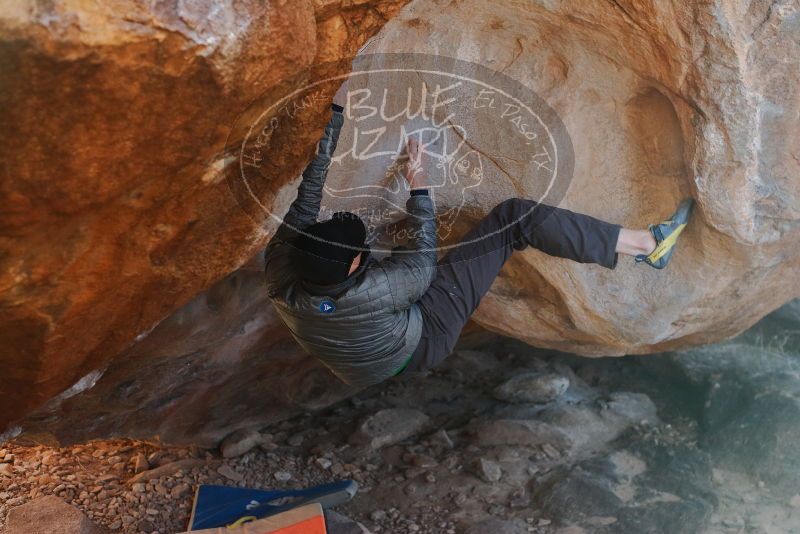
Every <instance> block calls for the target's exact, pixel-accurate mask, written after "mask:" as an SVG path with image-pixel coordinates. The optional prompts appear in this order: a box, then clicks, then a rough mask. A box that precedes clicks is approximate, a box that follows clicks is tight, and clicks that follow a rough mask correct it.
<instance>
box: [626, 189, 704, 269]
mask: <svg viewBox="0 0 800 534" xmlns="http://www.w3.org/2000/svg"><path fill="white" fill-rule="evenodd" d="M693 206H694V200H692V199H691V198H687V199H685V200H684V201H683V202H681V203H680V205H679V206H678V210H677V211H676V212H675V213H674V214H673V215H672V217H670V218H669V219H668V220H666V221H664V222H662V223H661V224H651V225H650V226H648V227H647V229H648V230H650V233H651V234H653V237H654V238H655V240H656V248H655V249H653V252H651V253H650V254H648V255H644V254H639V255H638V256H636V263H641V262H644V263H646V264H647V265H650V266H651V267H655V268H656V269H663V268H664V267H666V266H667V264H668V263H669V260H670V258H671V257H672V252H673V251H674V250H675V243H676V242H677V241H678V236H679V235H681V232H683V229H684V228H686V223H687V222H688V221H689V217H690V216H691V214H692V207H693Z"/></svg>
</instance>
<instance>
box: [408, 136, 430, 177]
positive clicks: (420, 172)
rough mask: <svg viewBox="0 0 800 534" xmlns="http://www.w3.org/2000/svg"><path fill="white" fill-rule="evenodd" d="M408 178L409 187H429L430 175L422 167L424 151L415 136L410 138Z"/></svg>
mask: <svg viewBox="0 0 800 534" xmlns="http://www.w3.org/2000/svg"><path fill="white" fill-rule="evenodd" d="M406 180H407V181H408V187H409V189H424V188H426V187H428V177H427V175H426V174H425V170H424V169H423V168H422V151H420V149H419V141H418V140H417V139H414V138H413V137H409V138H408V164H407V166H406Z"/></svg>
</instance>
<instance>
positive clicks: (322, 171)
mask: <svg viewBox="0 0 800 534" xmlns="http://www.w3.org/2000/svg"><path fill="white" fill-rule="evenodd" d="M332 109H333V112H332V116H331V119H330V121H328V125H327V126H326V127H325V132H324V133H323V135H322V139H320V141H319V144H318V145H317V153H316V155H315V157H314V159H313V160H312V161H311V163H309V164H308V166H307V167H306V169H305V170H304V171H303V180H302V182H300V187H298V189H297V198H296V199H295V201H294V202H292V205H291V206H290V207H289V211H288V212H287V213H286V215H285V216H284V218H283V222H282V223H281V225H280V227H279V228H278V230H277V231H276V232H275V235H274V236H272V239H271V240H270V242H269V244H268V245H267V248H266V250H265V251H264V264H265V272H266V278H267V292H268V294H269V295H270V296H274V295H275V293H276V291H277V290H278V289H279V288H280V287H281V286H283V285H285V284H286V283H288V282H290V281H291V280H292V279H293V276H294V275H293V273H292V269H291V267H290V265H289V250H290V248H289V247H290V246H291V245H289V242H290V241H291V240H292V239H293V238H294V237H295V236H296V235H297V231H298V230H302V229H303V228H306V227H307V226H310V225H312V224H314V223H315V222H317V216H318V215H319V209H320V203H321V202H322V190H323V187H324V185H325V177H326V176H327V174H328V168H329V167H330V165H331V157H332V156H333V152H334V151H335V150H336V143H337V142H338V140H339V132H340V131H341V129H342V124H344V115H343V114H342V108H340V107H338V106H332Z"/></svg>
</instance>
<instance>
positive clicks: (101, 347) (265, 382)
mask: <svg viewBox="0 0 800 534" xmlns="http://www.w3.org/2000/svg"><path fill="white" fill-rule="evenodd" d="M405 3H406V0H355V1H353V0H314V1H310V0H291V1H288V0H287V1H279V0H272V1H270V2H254V1H249V0H247V1H244V0H243V1H233V0H231V1H228V2H210V1H209V2H189V3H187V2H177V1H174V2H166V3H160V4H158V7H157V8H153V9H156V11H150V10H149V8H146V7H143V5H142V4H140V3H136V2H132V1H128V0H117V1H115V2H105V3H103V4H102V5H99V4H97V3H89V2H81V1H79V0H73V1H66V0H64V1H60V2H53V3H51V4H50V7H46V8H43V7H32V6H23V3H19V5H15V6H14V7H13V8H10V9H4V11H3V13H2V14H0V69H2V72H3V73H4V78H3V81H2V85H0V128H2V132H3V141H2V142H0V161H1V162H2V171H1V172H2V173H3V174H2V178H1V179H0V180H1V181H0V210H2V211H0V227H1V228H2V230H1V231H0V310H1V311H2V314H0V370H1V371H2V372H0V400H1V402H0V434H2V432H3V429H4V428H6V427H8V426H9V424H10V423H11V422H17V421H20V420H22V418H23V417H24V416H26V415H27V414H30V413H31V412H32V411H33V410H36V409H38V411H37V412H36V413H35V414H34V415H33V416H31V417H29V418H27V419H25V420H24V421H22V423H19V424H21V429H22V430H26V431H30V432H51V433H53V434H54V435H55V436H56V437H58V438H59V439H62V440H65V441H73V440H79V439H85V438H86V437H98V436H103V435H114V434H115V435H130V436H134V437H151V436H156V435H157V436H160V437H162V438H163V439H164V440H166V441H173V442H192V441H193V442H196V443H201V444H214V443H216V442H217V441H218V440H219V439H221V438H222V437H224V435H225V434H227V433H228V432H231V431H233V430H235V429H237V428H241V427H246V426H257V425H259V424H265V423H268V422H271V421H275V420H278V419H280V418H282V417H286V416H287V415H288V414H290V413H293V412H294V411H296V410H298V409H307V408H314V407H320V406H324V405H325V404H327V403H329V402H332V401H334V400H336V399H339V398H342V397H343V396H345V395H347V394H348V392H349V391H348V389H347V388H345V387H343V386H341V385H339V384H337V383H336V382H335V380H334V379H333V378H332V377H331V376H330V375H329V374H328V373H327V371H326V370H325V369H324V368H322V367H321V366H320V365H319V364H317V363H315V362H314V361H313V360H311V359H310V358H308V357H304V356H301V355H299V352H298V350H297V348H296V347H295V346H294V344H293V343H292V342H291V340H290V339H289V338H288V337H287V334H286V332H285V330H284V329H283V328H282V327H281V325H280V324H279V323H278V322H277V321H276V319H275V317H274V315H273V313H272V312H271V310H270V309H269V306H268V303H267V301H266V299H265V296H264V295H263V294H262V293H261V292H260V286H259V274H258V269H257V261H256V262H255V263H254V264H252V265H255V267H245V268H243V269H242V270H239V271H237V269H238V268H240V267H241V266H242V265H243V264H244V263H245V262H246V261H247V260H248V258H251V257H253V256H254V255H255V256H257V252H258V250H259V249H260V248H261V247H262V246H263V245H264V244H265V242H266V240H267V239H268V237H269V235H270V232H271V230H272V228H271V227H270V226H269V225H262V224H261V223H260V222H254V221H253V219H251V218H250V217H248V213H247V210H243V209H242V206H241V202H240V201H237V199H236V198H235V195H232V194H231V191H230V190H229V188H228V185H227V184H226V179H225V177H226V173H227V172H229V170H230V169H229V168H230V165H229V163H230V162H229V159H228V158H229V157H230V154H226V152H225V147H226V142H230V139H229V137H231V136H232V137H233V138H234V140H236V138H238V137H239V136H241V135H242V134H243V132H241V131H239V130H237V129H236V128H234V127H233V125H234V124H237V117H239V115H240V114H241V113H243V112H245V110H247V109H248V106H249V105H250V104H251V102H253V101H254V100H255V99H266V100H269V99H277V98H280V97H282V96H284V95H286V94H289V93H291V92H292V91H293V90H294V89H296V88H297V87H300V86H302V85H303V84H304V83H305V82H307V81H308V71H307V68H308V67H311V66H316V65H327V66H326V67H325V68H326V69H328V70H327V72H326V74H329V75H335V74H340V73H342V72H345V70H346V69H347V66H346V65H344V64H342V65H340V66H337V64H336V61H337V60H340V59H343V58H347V57H349V56H352V55H353V54H354V53H355V51H356V50H357V49H358V48H359V47H360V46H361V45H362V44H363V43H364V41H365V40H366V39H367V38H368V37H370V36H371V35H373V34H375V33H376V32H378V31H379V29H381V28H382V27H383V29H382V30H381V33H380V34H379V39H378V40H376V42H375V45H374V47H373V48H372V49H371V50H370V51H371V52H416V53H427V54H441V55H445V56H453V57H458V58H460V59H463V60H466V61H471V62H474V63H477V64H480V65H483V66H484V67H486V68H489V69H494V70H496V71H498V72H501V73H504V74H505V75H508V76H510V77H512V78H514V79H516V80H518V81H519V82H521V83H522V84H524V85H525V86H526V87H528V88H530V90H531V91H533V92H534V93H535V94H537V95H538V96H539V97H541V98H542V99H544V100H545V101H546V102H547V103H548V104H549V106H550V107H552V109H553V110H555V112H556V113H557V114H558V116H559V117H560V118H561V120H562V121H563V123H564V125H565V127H566V130H567V131H568V133H569V136H570V139H571V144H572V146H573V152H574V172H573V173H572V181H571V183H570V184H569V189H568V190H567V191H566V194H565V195H564V196H563V199H562V200H561V201H560V204H561V205H562V206H563V207H566V208H569V209H573V210H576V211H582V212H585V213H588V214H591V215H594V216H597V217H600V218H603V219H606V220H609V221H612V222H617V223H621V224H624V225H626V226H629V227H642V226H644V225H646V224H647V223H653V222H658V221H659V220H661V218H663V217H665V216H667V215H669V214H670V213H671V211H672V209H673V207H674V206H675V205H676V204H677V202H678V200H679V199H680V198H683V197H685V196H691V197H693V198H695V199H696V201H697V206H698V209H697V211H696V213H695V216H694V219H693V221H692V224H691V225H690V227H689V228H688V229H687V231H686V233H685V234H684V236H683V237H682V240H681V242H680V245H679V250H678V252H677V253H676V256H675V259H674V260H673V263H672V264H670V266H669V268H668V270H667V271H664V272H658V271H655V270H652V269H649V268H647V267H644V266H634V265H633V264H632V262H631V261H624V260H621V261H620V264H619V265H618V267H617V269H616V270H614V271H606V270H603V269H602V268H600V267H596V266H586V265H574V264H569V263H567V262H564V261H563V260H559V259H555V258H551V257H548V256H545V255H544V254H541V253H539V252H537V251H525V252H523V253H518V254H515V255H514V257H513V259H512V260H511V261H510V262H509V264H508V265H507V267H506V269H505V270H504V272H503V274H502V276H501V277H500V279H499V280H498V281H497V282H496V284H495V285H494V287H493V289H492V291H491V292H490V294H489V295H487V296H486V298H485V299H484V300H483V302H482V304H481V307H480V308H479V310H478V312H477V313H476V315H475V320H476V321H477V322H478V323H480V324H481V325H483V326H484V327H487V328H489V329H491V330H494V331H497V332H501V333H504V334H508V335H511V336H514V337H518V338H520V339H523V340H525V341H527V342H530V343H532V344H535V345H538V346H544V347H552V348H557V349H561V350H568V351H572V352H577V353H581V354H587V355H620V354H627V353H647V352H655V351H659V350H668V349H673V348H677V347H680V346H685V345H690V344H699V343H707V342H711V341H715V340H719V339H722V338H725V337H728V336H731V335H734V334H735V333H737V332H739V331H741V330H743V329H745V328H746V327H748V326H749V325H751V324H752V323H753V322H755V321H756V320H757V319H759V318H760V317H762V316H763V315H765V314H766V313H767V312H769V311H771V310H772V309H774V308H776V307H778V306H779V305H780V304H782V303H783V302H786V301H787V300H789V299H791V298H793V297H796V296H798V295H800V289H798V288H800V284H798V282H799V281H800V274H799V273H800V252H798V249H797V246H796V244H797V239H798V236H800V233H799V232H800V222H799V221H800V152H798V147H800V126H798V124H800V122H799V121H798V116H800V59H798V58H800V22H798V21H800V12H799V8H798V6H797V3H796V2H784V3H772V4H770V3H769V2H751V3H750V4H749V5H748V6H743V5H740V4H742V3H741V2H735V1H729V0H715V1H713V2H678V1H674V2H672V1H669V2H667V1H661V0H648V1H644V2H640V1H633V0H618V1H615V2H607V1H605V0H590V1H580V2H579V1H574V2H549V1H541V2H524V3H522V2H517V1H514V0H492V1H489V0H454V1H452V2H444V1H435V2H431V1H423V0H416V1H413V2H411V4H410V5H408V6H407V7H406V8H405V9H403V10H402V11H400V8H401V7H402V6H403V5H404V4H405ZM398 13H399V14H398ZM393 17H394V18H393ZM390 19H391V20H390ZM387 21H388V22H387ZM329 62H333V63H329ZM331 65H333V66H331ZM317 74H319V73H317ZM333 89H335V88H326V90H328V91H329V92H332V90H333ZM325 108H326V102H324V101H319V102H316V103H315V104H313V105H312V106H310V107H309V108H308V109H307V110H306V112H305V113H303V114H300V115H298V116H297V117H295V120H294V121H293V122H292V124H291V128H290V129H287V130H286V132H287V133H286V134H285V135H282V136H280V137H279V138H274V139H272V140H271V144H269V146H268V156H269V169H268V170H269V177H270V181H265V182H264V184H263V188H262V189H259V190H258V191H256V196H257V197H258V198H259V199H260V200H262V201H263V202H264V204H265V205H266V206H268V208H269V209H270V210H272V211H274V212H276V213H282V212H283V211H284V210H285V209H286V207H287V206H288V203H289V202H290V201H291V199H292V198H293V194H292V191H293V187H294V184H290V182H292V180H293V179H294V178H295V177H296V176H297V175H298V174H299V172H300V170H301V169H302V167H303V166H304V165H305V163H306V162H307V161H308V158H309V157H310V154H311V152H312V150H313V147H314V145H315V143H316V140H317V138H318V136H319V134H320V131H321V128H322V126H323V125H324V123H325V121H326V119H327V112H326V109H325ZM455 119H456V120H458V121H459V122H460V123H461V124H465V125H470V117H469V116H456V117H455ZM474 126H478V127H480V129H481V136H478V137H474V138H471V141H472V142H473V143H474V149H475V152H476V153H477V154H478V155H479V157H480V158H482V162H483V163H482V165H483V167H482V168H483V172H484V175H483V181H482V182H481V187H480V188H474V189H473V190H471V192H470V193H469V195H468V196H459V195H452V194H449V193H447V192H446V191H445V192H444V193H443V195H441V196H440V197H437V204H438V207H439V208H440V210H441V211H442V212H445V213H448V212H449V211H448V210H450V211H452V209H453V207H454V206H455V204H454V203H455V202H457V201H458V200H459V199H461V200H464V199H466V200H467V202H466V204H465V205H463V206H461V205H459V206H460V207H463V208H465V209H464V210H463V211H462V215H463V216H462V217H461V219H460V220H459V221H458V223H457V224H455V225H454V234H453V235H449V236H447V237H446V239H449V240H452V239H453V238H454V236H455V235H456V234H457V233H458V232H459V231H462V230H463V229H464V228H466V227H467V226H468V225H469V224H471V223H472V222H473V221H474V220H476V219H477V218H478V217H479V216H481V215H482V214H483V213H485V212H486V211H488V210H489V209H491V207H492V206H493V205H494V203H496V202H497V201H499V200H502V199H503V198H507V197H508V196H511V195H515V194H516V195H520V194H524V193H525V192H526V184H525V180H526V177H527V176H528V173H529V170H530V169H529V168H528V167H525V166H524V165H522V164H520V163H519V162H518V161H515V159H514V158H513V157H509V155H508V154H504V153H501V152H499V150H500V149H499V148H498V147H497V146H496V143H497V142H498V140H500V141H502V140H504V139H505V138H506V137H505V136H506V134H505V133H504V131H501V129H500V126H498V125H497V124H493V123H480V124H478V125H474ZM493 143H495V144H493ZM511 156H513V154H512V155H511ZM360 170H362V169H360V168H356V167H348V166H347V165H346V164H345V165H342V166H339V167H333V168H332V169H331V180H333V181H334V183H337V184H339V185H341V186H342V187H344V186H355V185H358V183H357V180H358V179H363V173H361V174H359V176H356V174H358V173H355V172H354V171H360ZM354 176H355V177H354ZM234 193H235V192H234ZM239 200H240V199H239ZM365 204H369V202H365ZM230 273H233V274H230ZM226 275H228V276H227V278H224V279H223V277H225V276H226ZM48 399H51V400H50V402H48V403H47V404H45V403H46V402H47V401H48ZM12 429H13V430H14V432H17V431H18V427H17V425H16V423H15V425H14V426H13V428H12ZM6 435H9V434H6Z"/></svg>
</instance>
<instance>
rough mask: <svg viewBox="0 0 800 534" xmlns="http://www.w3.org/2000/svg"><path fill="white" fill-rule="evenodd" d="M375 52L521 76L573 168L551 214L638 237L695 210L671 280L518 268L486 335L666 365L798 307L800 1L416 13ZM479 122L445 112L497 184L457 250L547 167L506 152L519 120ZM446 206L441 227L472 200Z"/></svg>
mask: <svg viewBox="0 0 800 534" xmlns="http://www.w3.org/2000/svg"><path fill="white" fill-rule="evenodd" d="M371 51H373V52H389V51H390V52H414V53H426V54H449V55H456V56H458V58H459V59H461V60H465V61H469V62H473V63H477V64H480V65H482V66H485V67H488V68H490V69H492V70H494V71H496V72H497V75H496V76H494V77H492V78H490V79H486V78H484V77H482V76H480V73H479V71H478V70H477V69H473V70H472V71H471V72H474V73H477V74H478V76H479V77H480V78H481V79H480V81H481V82H484V83H486V84H487V85H486V87H490V88H491V87H492V86H493V85H495V84H500V83H501V80H500V79H501V78H502V76H503V75H507V76H510V77H512V78H514V79H516V80H518V81H519V82H521V84H522V85H523V86H524V87H526V88H528V89H530V92H531V93H534V94H535V95H538V96H539V97H540V98H542V99H544V100H545V101H546V103H547V104H548V105H549V107H550V108H552V110H554V111H555V113H557V115H558V116H559V117H560V119H561V121H563V123H564V125H565V127H566V131H567V134H568V136H569V139H570V140H571V145H572V152H573V153H574V172H573V173H572V175H571V182H570V183H569V184H568V186H564V184H561V187H562V188H565V189H566V191H564V192H563V194H562V195H557V196H555V197H554V198H551V197H553V195H550V197H545V198H546V200H547V199H550V200H555V201H558V203H559V204H560V205H561V206H562V207H565V208H569V209H572V210H575V211H580V212H584V213H588V214H590V215H593V216H596V217H599V218H602V219H605V220H608V221H611V222H614V223H620V224H623V225H625V226H628V227H636V228H642V227H645V226H646V225H647V224H648V223H656V222H659V221H661V220H663V219H664V218H666V217H667V216H669V215H670V214H671V213H672V212H673V211H674V209H675V207H676V206H677V204H678V202H679V201H680V199H682V198H684V197H693V198H694V199H695V200H696V201H697V210H696V212H695V215H694V218H693V220H692V221H691V223H690V226H689V227H688V229H687V231H686V232H685V233H684V236H683V237H682V240H681V242H680V243H679V246H678V250H677V252H676V255H675V257H674V260H673V261H672V263H671V264H670V266H669V268H668V269H667V270H666V271H656V270H654V269H651V268H649V267H646V266H643V265H635V264H634V262H633V261H632V260H631V259H630V258H620V261H619V264H618V265H617V267H616V269H615V270H614V271H611V270H607V269H604V268H601V267H598V266H587V265H581V264H576V263H570V262H568V261H564V260H562V259H558V258H553V257H550V256H547V255H545V254H543V253H541V252H538V251H534V250H529V251H526V252H524V253H518V254H515V255H514V256H513V257H512V259H511V261H510V262H509V264H508V265H507V266H506V268H505V269H504V271H503V273H502V275H501V276H500V279H499V280H498V281H497V282H496V283H495V284H494V286H493V287H492V290H491V291H490V293H489V295H487V297H486V298H484V299H483V300H482V301H481V306H480V307H479V309H478V311H477V313H476V314H475V315H474V319H475V320H476V321H477V322H478V323H480V324H481V325H482V326H484V327H486V328H489V329H491V330H494V331H497V332H500V333H503V334H506V335H509V336H512V337H516V338H519V339H521V340H524V341H526V342H529V343H530V344H532V345H535V346H538V347H548V348H556V349H559V350H565V351H569V352H575V353H579V354H584V355H623V354H631V353H652V352H657V351H662V350H669V349H673V348H677V347H682V346H688V345H694V344H701V343H708V342H712V341H716V340H720V339H723V338H726V337H730V336H733V335H734V334H736V333H739V332H741V331H743V330H744V329H746V328H747V327H749V326H751V325H752V324H753V323H755V322H756V321H757V320H758V319H759V318H761V317H763V316H764V315H765V314H766V313H768V312H769V311H772V310H774V309H775V308H777V307H779V306H780V305H781V304H783V303H785V302H787V301H788V300H790V299H791V298H793V297H795V296H797V295H798V294H800V284H798V283H797V282H798V280H799V279H800V249H798V248H797V247H796V246H795V244H796V242H797V239H798V235H800V234H799V232H800V157H798V148H797V147H798V146H800V122H798V121H797V117H798V115H799V114H800V53H798V52H800V15H798V6H797V3H796V2H786V3H781V4H774V3H770V2H752V3H749V4H741V3H739V2H730V1H727V0H714V1H711V2H677V1H668V2H663V1H661V0H646V1H643V2H642V1H633V0H620V1H614V2H607V1H605V0H590V1H580V2H578V1H575V2H551V1H535V2H518V1H514V0H498V1H491V2H489V1H486V0H463V1H459V2H449V3H446V5H442V3H434V2H414V3H412V4H411V5H409V6H408V8H407V9H404V10H403V11H402V12H401V13H400V14H399V15H398V17H397V18H395V19H394V20H392V21H391V23H390V24H388V25H387V26H386V27H385V28H384V29H383V30H382V31H381V33H380V34H379V40H378V41H377V43H376V44H375V46H374V47H373V48H372V49H371ZM373 64H374V65H378V64H379V62H378V61H377V60H376V61H375V62H373ZM373 77H374V78H375V79H376V83H379V82H380V76H379V75H378V74H376V75H374V76H373ZM420 78H422V79H425V80H426V81H428V85H429V87H435V81H436V78H435V76H434V75H425V74H420ZM465 85H467V83H466V82H465ZM449 94H450V95H454V96H460V94H457V95H456V94H455V93H454V92H451V93H449ZM518 96H520V98H523V99H525V100H526V101H527V102H528V103H530V104H531V105H534V104H535V100H534V96H533V95H531V94H530V93H526V92H522V93H521V95H518ZM478 107H479V106H478V105H477V101H476V105H475V106H465V107H463V108H461V107H459V106H458V102H455V103H453V104H451V105H449V106H448V107H447V109H446V111H447V113H450V114H451V115H450V116H449V117H448V120H449V121H450V122H451V123H452V124H457V125H460V126H462V127H464V128H465V131H462V132H460V133H461V135H462V136H464V137H466V138H467V141H468V145H469V146H470V147H471V148H472V149H474V152H473V154H475V155H476V159H478V160H479V161H480V163H481V167H482V171H483V180H482V182H481V183H480V184H479V185H478V186H476V187H473V188H470V189H468V191H467V192H466V199H467V202H466V206H464V209H462V210H461V213H460V219H461V222H460V224H457V225H455V226H456V228H455V229H454V231H453V233H452V234H451V235H449V236H447V238H446V242H452V240H453V239H455V235H456V234H457V233H458V232H459V231H463V229H464V228H465V227H468V226H469V225H470V224H471V222H472V221H474V220H476V219H477V218H478V217H479V216H481V215H483V214H485V213H486V212H487V211H488V210H489V209H490V208H491V207H492V206H493V204H494V203H496V202H497V201H498V200H501V199H503V198H507V197H509V196H513V195H524V196H528V197H529V198H530V197H532V198H534V199H536V198H538V196H537V195H536V191H535V187H533V185H532V182H535V181H536V180H537V179H538V176H537V175H536V173H535V171H536V166H535V165H532V164H531V163H532V162H531V161H530V159H529V158H528V157H527V156H528V155H527V154H525V152H523V150H522V149H523V148H524V147H519V145H514V144H513V143H512V142H511V141H510V135H509V132H508V130H509V129H510V128H511V125H510V124H509V121H511V120H512V118H516V116H515V115H509V116H508V117H506V118H505V119H504V120H500V119H503V113H504V112H505V109H504V108H503V109H500V110H498V115H499V118H495V119H494V120H491V119H488V118H487V117H486V116H485V115H480V112H481V110H480V109H476V108H478ZM535 111H537V112H538V111H541V112H542V113H540V115H543V114H545V115H546V112H547V111H546V109H542V106H539V109H537V110H535ZM442 115H445V112H443V113H442ZM472 115H475V116H479V117H480V119H479V120H477V119H476V121H471V120H470V117H471V116H472ZM409 122H410V121H409ZM551 122H552V121H551ZM361 129H362V130H363V127H361ZM559 145H560V146H559V149H560V153H562V154H566V155H567V156H568V150H566V149H568V148H569V146H568V145H569V143H568V141H563V140H562V142H560V143H559ZM473 163H474V162H473ZM363 166H364V162H363V161H361V160H355V161H352V162H351V163H349V164H348V163H347V162H346V161H345V162H343V164H342V165H341V168H337V167H333V168H332V176H331V179H330V181H331V183H332V184H334V186H335V187H336V189H337V190H338V191H342V190H345V189H346V188H347V187H352V186H353V185H354V184H355V183H358V182H357V181H358V180H359V178H360V176H361V175H362V174H360V173H356V172H353V171H354V170H355V169H358V168H362V167H363ZM569 179H570V176H564V177H563V180H567V181H568V180H569ZM359 185H360V184H359ZM459 185H460V186H463V183H462V184H459ZM454 187H456V188H457V187H458V185H456V186H451V189H453V188H454ZM440 193H442V194H440ZM436 199H437V204H438V206H439V209H440V210H441V211H447V210H448V209H452V208H453V207H457V206H458V204H457V203H458V202H459V201H460V200H461V198H460V197H459V196H458V195H452V194H451V195H448V194H447V191H438V190H437V196H436ZM441 237H445V236H444V235H442V236H441Z"/></svg>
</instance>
